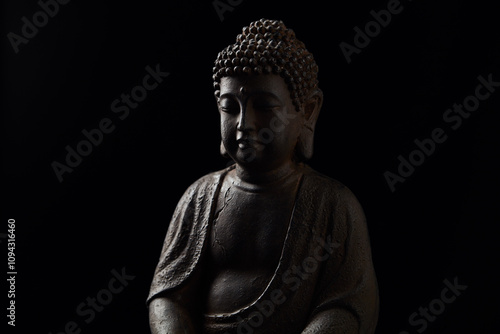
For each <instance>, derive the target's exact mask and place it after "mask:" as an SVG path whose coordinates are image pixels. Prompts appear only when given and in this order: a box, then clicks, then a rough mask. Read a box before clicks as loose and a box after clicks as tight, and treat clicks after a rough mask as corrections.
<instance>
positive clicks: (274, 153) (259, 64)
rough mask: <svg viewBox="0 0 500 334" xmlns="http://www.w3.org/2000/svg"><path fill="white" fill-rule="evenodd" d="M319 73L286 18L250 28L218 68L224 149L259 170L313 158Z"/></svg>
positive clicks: (222, 54)
mask: <svg viewBox="0 0 500 334" xmlns="http://www.w3.org/2000/svg"><path fill="white" fill-rule="evenodd" d="M317 74H318V66H317V65H316V63H315V61H314V58H313V56H312V54H311V53H309V52H308V51H307V50H306V48H305V46H304V43H302V42H301V41H299V40H298V39H297V38H296V37H295V34H294V32H293V31H292V30H291V29H287V28H286V27H285V25H284V24H283V22H281V21H274V20H265V19H261V20H259V21H255V22H252V23H251V24H250V26H249V27H244V28H243V31H242V34H240V35H238V36H237V38H236V43H235V44H232V45H229V46H228V47H227V48H225V49H224V50H222V51H221V52H220V53H219V54H218V56H217V59H216V61H215V66H214V68H213V79H214V87H215V97H216V99H217V104H218V107H219V111H220V115H221V136H222V143H221V153H222V154H223V155H225V156H229V157H231V158H232V159H233V160H234V161H235V162H236V163H237V164H240V165H242V166H246V167H256V168H259V169H272V168H275V167H278V166H279V165H280V164H281V163H283V162H284V161H286V160H287V159H290V160H293V161H296V162H300V161H303V160H307V159H309V158H310V157H311V156H312V150H313V136H314V128H315V124H316V120H317V118H318V114H319V111H320V109H321V104H322V101H323V95H322V92H321V90H320V89H319V88H318V80H317Z"/></svg>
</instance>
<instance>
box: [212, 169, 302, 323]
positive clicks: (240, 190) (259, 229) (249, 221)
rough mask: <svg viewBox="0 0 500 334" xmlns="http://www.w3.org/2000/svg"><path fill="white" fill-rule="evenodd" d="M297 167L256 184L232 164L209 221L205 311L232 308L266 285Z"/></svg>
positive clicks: (292, 194)
mask: <svg viewBox="0 0 500 334" xmlns="http://www.w3.org/2000/svg"><path fill="white" fill-rule="evenodd" d="M299 178H300V173H299V172H294V173H293V174H291V175H289V176H287V177H286V178H285V179H283V180H279V181H277V182H274V183H273V184H271V185H267V186H263V187H256V186H253V185H250V184H245V183H242V182H241V181H239V180H238V179H237V178H236V175H235V174H234V169H233V170H231V171H230V172H229V173H228V174H227V175H226V177H225V178H224V181H223V183H222V186H221V189H220V192H219V197H218V201H217V207H216V210H215V214H214V217H213V221H212V222H211V233H210V236H209V249H210V250H209V256H208V262H207V263H206V267H205V268H207V271H206V278H205V279H204V281H205V282H206V286H205V292H206V307H205V312H206V313H207V314H220V313H230V312H234V311H235V310H238V309H240V308H242V307H244V306H246V305H248V304H250V303H251V302H253V301H254V300H256V299H257V298H258V297H259V295H260V294H261V293H262V292H263V291H264V289H265V288H266V286H267V284H268V283H269V281H270V279H271V278H272V276H273V274H274V271H275V270H276V267H277V265H278V262H279V259H280V256H281V252H282V249H283V244H284V241H285V237H286V234H287V230H288V227H289V223H290V219H291V215H292V209H293V205H294V200H295V194H296V192H297V188H298V183H299Z"/></svg>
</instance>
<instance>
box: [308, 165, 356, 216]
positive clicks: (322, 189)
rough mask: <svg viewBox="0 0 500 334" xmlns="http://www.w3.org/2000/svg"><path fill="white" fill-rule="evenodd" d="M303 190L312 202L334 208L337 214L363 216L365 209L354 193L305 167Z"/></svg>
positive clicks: (332, 179)
mask: <svg viewBox="0 0 500 334" xmlns="http://www.w3.org/2000/svg"><path fill="white" fill-rule="evenodd" d="M303 188H305V192H306V193H307V195H308V196H310V200H314V201H318V202H319V203H321V205H322V206H323V205H326V206H329V207H332V208H333V209H334V210H335V211H336V212H339V211H340V212H342V211H343V212H345V213H346V214H348V213H351V214H353V215H356V216H359V215H361V216H363V215H364V214H363V209H362V207H361V204H360V203H359V201H358V199H357V198H356V196H355V195H354V193H353V192H352V191H351V189H349V188H348V187H347V186H346V185H344V184H343V183H342V182H340V181H338V180H336V179H334V178H331V177H329V176H326V175H324V174H322V173H320V172H318V171H315V170H314V169H312V168H311V167H309V166H307V165H305V166H304V180H303Z"/></svg>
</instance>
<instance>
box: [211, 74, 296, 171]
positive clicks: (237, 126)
mask: <svg viewBox="0 0 500 334" xmlns="http://www.w3.org/2000/svg"><path fill="white" fill-rule="evenodd" d="M219 111H220V115H221V136H222V142H223V145H224V147H225V148H226V151H227V153H228V154H229V156H230V157H231V158H232V159H233V160H234V161H235V162H236V163H237V164H238V165H240V166H242V167H243V168H246V169H248V170H256V171H269V170H273V169H275V168H278V167H280V166H281V165H283V164H284V163H286V162H290V161H291V160H292V157H293V154H294V149H295V146H296V144H297V141H298V137H299V134H300V130H301V126H302V124H303V119H304V118H303V114H302V113H299V112H297V111H296V109H295V106H294V105H293V103H292V99H291V98H290V92H289V90H288V87H287V85H286V83H285V81H284V80H283V78H282V77H280V76H279V75H275V74H265V75H250V76H237V77H223V78H222V79H221V82H220V99H219Z"/></svg>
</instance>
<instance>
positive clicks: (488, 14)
mask: <svg viewBox="0 0 500 334" xmlns="http://www.w3.org/2000/svg"><path fill="white" fill-rule="evenodd" d="M402 6H403V11H402V12H401V13H400V14H398V15H395V16H393V17H392V20H391V22H390V24H389V25H388V26H387V27H386V28H383V29H382V31H381V32H380V34H379V35H378V36H376V37H374V38H373V39H372V40H371V42H370V44H369V46H368V47H366V48H364V49H362V51H361V53H360V54H354V55H353V56H352V62H351V63H350V64H348V63H347V62H346V60H345V58H344V56H343V55H342V52H341V50H340V48H339V43H340V42H342V41H344V42H347V43H349V44H353V38H354V30H353V28H354V27H355V26H359V27H360V28H363V27H364V25H365V24H366V23H367V22H369V21H371V20H373V19H372V17H371V15H370V14H369V13H370V11H371V10H375V11H379V10H381V9H385V8H386V7H387V1H371V2H359V1H352V2H341V3H332V4H330V3H329V2H324V3H323V2H320V1H299V2H294V3H293V4H292V3H291V2H289V1H274V2H270V1H250V0H245V1H242V2H241V4H240V5H238V6H235V7H234V9H233V10H232V11H228V12H225V13H224V20H223V21H221V20H220V19H219V17H218V15H217V13H216V11H215V10H214V8H213V5H212V3H211V1H204V2H202V1H185V2H181V1H176V2H172V3H166V2H165V3H163V2H162V3H161V4H160V2H151V3H149V2H125V1H122V2H120V3H119V4H109V3H104V2H97V3H94V2H92V3H88V2H84V1H71V2H69V3H68V4H66V5H61V6H60V8H59V12H58V13H57V15H55V16H54V17H53V18H50V20H49V22H48V24H47V25H46V26H44V27H42V28H39V32H38V34H37V35H36V36H35V37H33V38H32V39H31V40H30V41H29V43H28V44H23V45H20V47H19V49H20V50H19V53H18V54H16V53H15V52H14V51H13V48H12V47H11V45H10V42H9V40H8V38H7V37H6V36H7V33H8V32H14V33H16V34H20V30H21V27H22V24H23V22H22V21H21V18H22V17H23V16H26V17H28V18H29V19H30V21H31V18H32V15H33V14H34V13H36V12H37V11H39V10H40V7H39V5H38V4H37V3H36V2H35V1H7V2H4V3H3V9H2V14H3V15H2V16H3V25H2V28H3V37H2V38H3V45H2V55H3V60H2V73H3V74H2V79H3V80H2V84H3V86H2V112H3V115H4V123H3V124H4V128H3V143H4V146H3V162H4V165H3V166H4V169H3V170H4V172H3V175H4V183H3V186H2V190H3V198H4V200H5V201H4V203H5V205H4V209H3V210H2V214H3V218H2V226H3V227H2V229H1V231H0V232H1V233H5V232H6V231H5V230H6V229H7V227H6V226H7V223H6V221H7V218H15V219H16V229H17V231H16V232H17V233H16V238H17V245H16V251H17V252H16V256H17V259H16V262H17V271H18V275H17V282H16V290H17V294H16V305H17V309H16V312H17V313H16V315H17V316H16V324H17V326H16V328H15V329H16V330H15V331H14V332H16V333H26V332H27V331H28V330H29V331H32V332H34V331H36V332H37V333H49V332H52V333H54V334H55V333H59V332H62V331H63V330H64V326H65V325H66V323H68V322H69V321H75V322H76V323H77V324H78V326H79V328H81V333H149V328H148V318H147V309H146V306H145V299H146V296H147V293H148V289H149V284H150V282H151V279H152V275H153V271H154V267H155V265H156V262H157V260H158V257H159V253H160V250H161V246H162V241H163V238H164V235H165V232H166V229H167V226H168V223H169V220H170V217H171V215H172V212H173V209H174V207H175V205H176V204H177V201H178V200H179V198H180V196H181V195H182V193H183V192H184V190H185V189H186V188H187V187H188V186H189V185H190V184H191V183H192V182H194V181H195V180H196V179H198V178H199V177H201V176H203V175H205V174H207V173H209V172H211V171H215V170H218V169H221V168H223V167H225V166H226V161H225V160H224V159H223V158H222V157H220V156H219V140H220V137H219V123H218V112H217V109H216V105H215V101H214V98H213V89H212V79H211V75H212V74H211V70H212V64H213V61H214V59H215V57H216V55H217V52H219V51H220V50H222V48H224V47H225V46H227V45H228V44H230V43H233V42H234V40H235V37H236V35H237V34H238V33H239V32H240V31H241V28H242V27H243V26H245V25H248V24H249V23H250V22H251V21H254V20H257V19H260V18H262V17H265V18H271V19H281V20H283V21H284V22H285V24H286V25H287V26H288V27H290V28H292V29H294V31H295V32H296V34H297V36H298V38H299V39H301V40H302V41H304V42H305V44H306V46H307V48H308V49H309V50H310V51H311V52H312V53H313V54H314V56H315V58H316V62H317V63H318V65H319V68H320V72H319V73H320V74H319V81H320V87H321V88H322V90H323V92H324V95H325V101H324V105H323V109H322V113H321V115H320V118H319V121H318V126H317V131H316V136H315V144H316V145H315V155H314V157H313V159H312V160H311V161H310V165H311V166H312V167H313V168H315V169H316V170H318V171H320V172H322V173H324V174H327V175H329V176H331V177H333V178H336V179H338V180H340V181H341V182H343V183H344V184H346V185H347V186H348V187H349V188H351V189H352V190H353V192H354V193H355V194H356V195H357V197H358V199H359V200H360V202H361V204H362V205H363V207H364V209H365V213H366V215H367V218H368V224H369V230H370V234H371V241H372V250H373V259H374V263H375V267H376V271H377V276H378V280H379V287H380V296H381V308H380V318H379V325H378V329H377V333H394V334H397V333H400V332H401V331H404V330H406V331H408V332H410V333H412V334H413V333H417V331H416V330H417V329H419V328H420V326H412V325H410V324H409V321H408V317H409V316H410V314H412V313H413V312H417V311H418V309H419V307H421V306H422V307H426V306H428V305H429V303H430V302H431V301H432V300H433V299H435V298H439V297H440V294H441V290H442V289H443V288H444V284H443V281H444V280H445V279H448V280H450V281H451V282H453V280H454V278H455V277H456V278H457V279H458V282H459V283H460V284H462V285H467V289H466V290H465V291H463V292H462V294H461V295H460V296H459V297H457V299H456V301H455V302H453V303H451V304H448V305H446V309H445V310H444V312H443V313H442V314H440V315H438V316H437V317H436V319H435V320H434V321H433V322H430V323H429V324H428V327H427V328H426V330H425V333H429V334H430V333H445V334H446V333H488V334H489V333H494V332H497V331H498V328H497V327H498V325H497V324H498V321H496V319H497V318H498V312H499V311H500V308H499V297H500V296H499V293H498V291H499V288H498V285H497V281H498V274H496V272H497V270H496V266H497V264H498V254H499V252H498V248H499V247H498V233H497V232H498V228H497V225H498V222H499V218H500V215H499V211H498V199H499V196H498V189H499V188H498V187H499V182H498V181H499V177H498V170H499V164H498V162H497V161H498V155H499V154H498V152H499V150H498V144H499V142H500V141H499V131H498V119H499V118H498V110H499V108H498V106H499V102H500V96H499V95H500V92H498V90H500V89H497V92H495V93H493V94H492V95H491V97H490V98H489V99H487V100H486V101H484V102H481V104H480V107H479V109H478V110H477V111H476V112H475V113H474V114H473V115H472V116H471V117H470V118H468V119H466V120H464V122H463V124H462V126H461V127H460V128H458V129H457V130H456V131H453V130H451V129H450V127H449V124H446V123H444V122H443V119H442V116H443V113H444V112H445V110H446V109H448V108H450V107H452V105H453V103H462V102H463V100H464V98H465V97H467V96H469V95H471V94H473V93H474V89H475V87H476V86H477V84H478V83H479V82H478V80H477V77H478V76H479V75H482V76H483V77H485V78H486V77H487V76H488V74H490V73H492V75H493V79H494V80H495V79H496V80H495V81H500V71H499V67H498V64H499V62H498V60H499V56H500V53H499V45H500V38H499V37H498V32H499V31H500V29H498V28H499V24H498V11H496V10H494V9H493V5H489V4H488V5H486V4H480V3H479V2H472V1H451V0H448V1H425V0H418V1H416V0H415V1H413V2H409V1H402ZM156 64H160V65H159V66H160V69H161V70H163V71H165V72H169V73H170V75H169V76H168V77H167V78H166V79H165V80H164V82H163V83H161V84H160V85H159V86H158V88H156V89H155V90H153V91H150V92H149V93H148V96H147V98H146V99H145V101H143V102H141V103H140V105H139V107H137V108H136V109H134V110H131V114H130V116H129V117H128V118H126V119H125V120H123V121H121V120H119V119H118V118H117V115H116V114H113V113H112V111H111V109H110V104H111V102H112V101H113V100H115V99H116V98H119V97H120V94H122V93H127V94H128V93H130V90H131V89H132V88H133V87H135V86H136V85H138V84H140V83H141V82H142V78H143V77H144V75H145V74H146V71H145V67H146V66H147V65H149V66H151V67H153V68H154V67H155V66H156ZM105 117H109V118H110V119H112V120H113V124H115V125H116V128H115V130H114V132H112V133H111V134H108V135H105V136H104V140H103V142H102V144H100V145H99V146H97V147H94V149H93V152H92V153H91V154H90V155H89V156H87V157H84V158H83V162H82V163H81V164H80V165H79V166H78V167H76V168H75V169H74V171H73V172H72V173H71V174H68V173H67V174H65V175H64V182H62V183H60V182H58V180H57V177H56V176H55V173H54V172H53V170H52V167H51V163H52V162H53V161H59V162H64V159H65V155H66V150H65V146H66V145H70V146H71V147H73V148H75V147H76V145H77V143H78V142H79V141H81V140H82V139H84V137H83V135H82V133H81V131H82V130H83V129H87V130H90V129H93V128H96V127H97V126H98V123H99V121H100V120H101V119H103V118H105ZM437 127H441V128H443V129H444V130H445V132H446V134H447V135H448V139H447V141H446V142H445V143H443V144H440V145H438V147H437V148H436V151H435V152H434V154H432V156H431V157H429V158H427V159H426V160H425V162H424V163H423V164H422V165H421V166H419V167H417V168H416V169H415V172H414V173H413V174H412V175H411V176H410V177H409V178H407V180H406V181H405V182H404V183H398V184H397V185H396V191H395V192H391V191H390V189H389V187H388V185H387V183H386V181H385V179H384V172H385V171H391V172H397V167H398V160H397V157H398V156H399V155H400V154H401V155H403V156H405V157H408V155H409V153H410V152H411V151H412V150H414V149H415V145H414V144H413V141H414V140H415V139H416V138H418V139H424V138H429V136H430V133H431V131H432V130H433V129H434V128H437ZM1 241H2V250H3V251H2V252H4V251H6V250H5V245H6V242H5V238H2V239H1ZM3 254H6V253H3ZM2 258H3V259H4V261H5V262H7V260H6V256H4V255H2ZM124 267H125V270H126V273H127V274H129V275H133V276H135V278H134V279H133V280H132V281H130V282H129V284H128V286H127V287H125V288H124V290H123V291H122V292H121V293H119V294H116V295H114V296H113V300H112V301H111V303H109V304H108V305H106V306H105V307H104V309H103V310H102V311H101V312H98V313H97V315H96V317H95V319H94V320H93V321H91V322H90V323H89V324H87V323H85V321H84V320H85V319H86V317H81V316H79V315H78V314H77V313H76V308H77V306H78V305H79V304H80V303H82V302H85V300H86V298H87V297H95V296H96V295H97V294H98V292H99V291H100V290H101V289H104V288H106V287H107V285H108V282H109V281H110V279H111V278H112V277H113V275H112V273H111V270H112V269H116V270H117V271H121V268H124ZM2 281H4V280H2ZM4 282H5V281H4ZM2 289H3V288H2ZM4 291H7V290H6V288H5V290H2V292H1V294H2V295H6V292H4ZM4 298H5V297H4ZM2 300H4V301H6V300H7V298H5V299H2ZM6 305H7V304H6V302H2V309H4V310H5V307H6ZM4 312H6V311H4ZM2 319H3V320H2V322H6V321H7V320H6V318H5V316H4V315H2ZM2 325H3V324H2ZM10 329H12V328H10Z"/></svg>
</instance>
